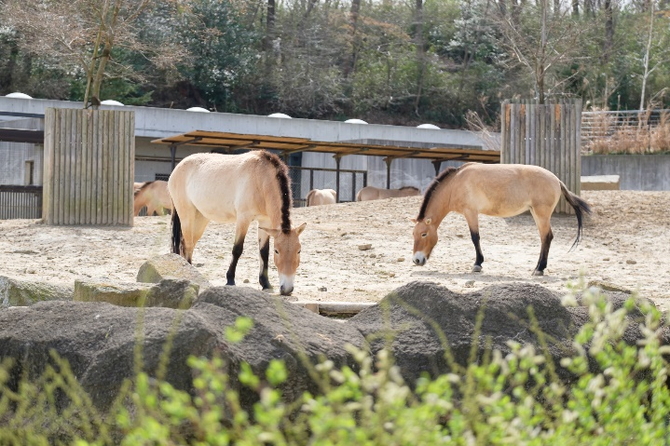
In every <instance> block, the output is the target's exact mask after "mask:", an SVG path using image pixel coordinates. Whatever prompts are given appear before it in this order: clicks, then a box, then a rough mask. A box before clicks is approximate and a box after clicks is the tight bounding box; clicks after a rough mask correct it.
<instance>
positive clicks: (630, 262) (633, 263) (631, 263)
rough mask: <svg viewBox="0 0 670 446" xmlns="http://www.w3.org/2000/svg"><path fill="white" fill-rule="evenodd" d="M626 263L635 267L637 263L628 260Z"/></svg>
mask: <svg viewBox="0 0 670 446" xmlns="http://www.w3.org/2000/svg"><path fill="white" fill-rule="evenodd" d="M626 263H627V264H629V265H635V264H637V262H636V261H635V260H626Z"/></svg>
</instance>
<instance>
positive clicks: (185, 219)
mask: <svg viewBox="0 0 670 446" xmlns="http://www.w3.org/2000/svg"><path fill="white" fill-rule="evenodd" d="M186 214H187V215H186V216H182V215H180V216H179V218H180V220H181V233H182V237H183V238H182V247H181V251H182V252H181V255H182V257H184V258H185V259H186V260H187V261H188V263H192V260H193V251H194V250H195V245H196V243H198V240H200V237H202V234H203V233H204V232H205V228H206V227H207V224H208V223H209V220H207V219H206V218H205V217H204V216H203V215H202V214H201V213H200V212H198V211H197V210H196V209H195V208H193V209H192V210H191V211H190V212H187V213H186Z"/></svg>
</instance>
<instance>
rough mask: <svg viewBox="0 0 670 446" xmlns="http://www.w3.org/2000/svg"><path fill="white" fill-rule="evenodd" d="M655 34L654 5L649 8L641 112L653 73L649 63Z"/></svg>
mask: <svg viewBox="0 0 670 446" xmlns="http://www.w3.org/2000/svg"><path fill="white" fill-rule="evenodd" d="M653 34H654V6H653V4H652V5H650V6H649V35H648V37H647V45H646V48H645V51H644V57H643V63H644V74H643V75H642V91H641V92H640V111H642V110H644V97H645V95H646V90H647V80H648V79H649V75H650V74H651V71H650V70H649V61H650V59H651V43H652V40H653Z"/></svg>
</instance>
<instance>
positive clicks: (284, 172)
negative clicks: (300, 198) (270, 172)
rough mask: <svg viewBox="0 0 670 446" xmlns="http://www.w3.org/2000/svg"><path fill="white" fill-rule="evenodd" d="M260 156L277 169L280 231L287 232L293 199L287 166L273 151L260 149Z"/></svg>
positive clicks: (289, 227) (289, 226)
mask: <svg viewBox="0 0 670 446" xmlns="http://www.w3.org/2000/svg"><path fill="white" fill-rule="evenodd" d="M260 153H261V156H262V157H263V159H265V160H266V161H269V162H270V164H272V165H273V166H274V168H275V169H276V170H277V181H279V190H280V192H281V199H282V205H281V232H283V233H284V234H288V233H289V232H290V231H291V207H292V206H293V202H292V201H293V200H292V197H291V180H290V179H289V177H288V168H287V167H286V164H284V163H283V162H282V160H281V159H279V157H278V156H277V155H275V154H274V153H270V152H266V151H265V150H261V151H260Z"/></svg>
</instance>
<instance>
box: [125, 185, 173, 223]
mask: <svg viewBox="0 0 670 446" xmlns="http://www.w3.org/2000/svg"><path fill="white" fill-rule="evenodd" d="M137 184H138V183H135V199H134V200H133V213H134V214H135V215H140V211H141V210H142V208H143V207H145V206H146V208H147V215H149V216H151V215H154V212H155V213H157V214H158V215H165V210H166V209H167V210H169V211H172V200H171V199H170V192H168V186H167V181H161V180H156V181H148V182H146V183H139V184H140V186H139V187H137Z"/></svg>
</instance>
